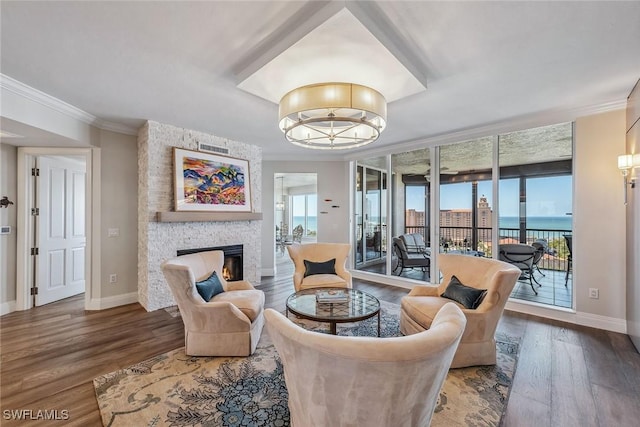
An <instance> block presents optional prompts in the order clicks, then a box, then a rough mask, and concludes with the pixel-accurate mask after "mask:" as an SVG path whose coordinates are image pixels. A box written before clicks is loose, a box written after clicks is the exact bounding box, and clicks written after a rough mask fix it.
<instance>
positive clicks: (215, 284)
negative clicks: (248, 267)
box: [196, 271, 224, 302]
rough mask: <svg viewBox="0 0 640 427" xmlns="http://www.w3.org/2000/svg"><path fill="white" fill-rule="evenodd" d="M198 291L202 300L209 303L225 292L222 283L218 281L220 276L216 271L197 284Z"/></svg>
mask: <svg viewBox="0 0 640 427" xmlns="http://www.w3.org/2000/svg"><path fill="white" fill-rule="evenodd" d="M196 289H197V290H198V293H199V294H200V296H201V297H202V299H203V300H205V301H207V302H209V301H211V298H213V297H214V296H216V295H218V294H220V293H222V292H224V288H223V287H222V283H221V282H220V279H218V275H217V274H216V272H215V271H214V272H213V273H211V276H209V277H208V278H206V279H205V280H202V281H200V282H196Z"/></svg>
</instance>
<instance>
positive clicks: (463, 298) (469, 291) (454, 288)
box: [440, 276, 487, 310]
mask: <svg viewBox="0 0 640 427" xmlns="http://www.w3.org/2000/svg"><path fill="white" fill-rule="evenodd" d="M486 294H487V290H486V289H476V288H472V287H470V286H465V285H463V284H462V282H461V281H460V279H458V278H457V277H456V276H452V277H451V281H449V285H448V286H447V289H445V290H444V292H443V293H442V295H440V296H441V297H443V298H448V299H451V300H454V301H455V302H457V303H460V304H462V305H463V306H464V308H469V309H472V310H474V309H476V308H477V307H478V306H479V305H480V303H481V302H482V300H483V299H484V296H485V295H486Z"/></svg>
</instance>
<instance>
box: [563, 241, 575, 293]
mask: <svg viewBox="0 0 640 427" xmlns="http://www.w3.org/2000/svg"><path fill="white" fill-rule="evenodd" d="M562 237H564V241H565V243H566V244H567V249H568V250H569V255H567V274H566V275H565V276H564V286H565V287H566V286H567V283H568V282H569V272H570V271H571V268H572V265H571V264H572V262H573V254H572V249H571V245H572V240H573V236H572V235H571V234H563V235H562Z"/></svg>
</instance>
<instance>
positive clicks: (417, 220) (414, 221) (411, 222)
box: [405, 209, 426, 227]
mask: <svg viewBox="0 0 640 427" xmlns="http://www.w3.org/2000/svg"><path fill="white" fill-rule="evenodd" d="M425 224H426V221H425V215H424V212H423V211H417V210H415V209H408V210H407V212H406V217H405V225H406V226H407V227H424V226H425Z"/></svg>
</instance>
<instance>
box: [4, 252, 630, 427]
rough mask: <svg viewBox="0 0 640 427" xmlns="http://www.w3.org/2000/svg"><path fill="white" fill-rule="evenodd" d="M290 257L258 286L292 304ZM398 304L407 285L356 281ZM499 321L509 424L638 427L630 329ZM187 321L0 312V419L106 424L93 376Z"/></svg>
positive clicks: (64, 308)
mask: <svg viewBox="0 0 640 427" xmlns="http://www.w3.org/2000/svg"><path fill="white" fill-rule="evenodd" d="M291 273H292V265H291V264H290V263H287V262H279V263H278V274H277V276H276V277H264V278H262V283H261V284H260V286H259V288H260V289H262V290H263V291H264V292H265V296H266V305H267V306H268V307H272V308H275V309H278V310H282V309H283V308H284V304H285V300H286V298H287V297H288V296H289V295H290V294H291V292H292V291H293V289H292V288H293V287H292V284H291ZM354 287H356V288H357V289H361V290H363V291H365V292H369V293H371V294H374V295H376V296H377V297H378V298H379V299H381V300H384V301H388V302H392V303H396V304H399V303H400V300H401V298H402V297H403V296H404V295H406V293H407V292H408V291H407V290H406V289H402V288H397V287H393V286H388V285H380V284H376V283H372V282H367V281H361V280H354ZM499 329H500V330H501V331H502V332H504V333H507V334H509V335H513V336H519V337H521V351H520V357H519V361H518V365H517V369H516V375H515V377H514V381H513V387H512V391H511V397H510V400H509V404H508V406H507V412H506V416H505V419H504V426H507V427H510V426H516V427H518V426H535V427H546V426H550V427H555V426H562V427H567V426H569V427H571V426H576V427H578V426H580V427H581V426H600V427H608V426H616V427H625V426H635V425H637V420H638V419H640V355H639V354H638V352H637V351H636V350H635V348H634V347H633V344H632V343H631V341H630V340H629V338H628V337H627V336H626V335H622V334H616V333H613V332H607V331H602V330H597V329H592V328H586V327H582V326H576V325H571V324H565V323H561V322H556V321H551V320H547V319H542V318H538V317H534V316H529V315H524V314H519V313H514V312H505V314H504V316H503V318H502V320H501V321H500V325H499ZM183 341H184V332H183V326H182V321H181V319H180V318H179V317H178V318H174V317H171V316H170V315H169V314H168V313H167V312H166V311H164V310H157V311H154V312H150V313H148V312H146V311H145V310H144V309H143V308H142V307H141V306H140V305H138V304H130V305H126V306H122V307H117V308H113V309H109V310H102V311H85V310H84V297H83V296H82V295H80V296H76V297H73V298H69V299H66V300H62V301H59V302H56V303H52V304H48V305H46V306H42V307H37V308H34V309H32V310H29V311H22V312H14V313H11V314H8V315H5V316H2V317H0V345H1V349H0V363H1V366H0V382H1V384H0V412H1V414H0V417H2V418H1V419H0V424H1V425H2V426H23V425H28V426H50V425H53V426H56V425H58V426H59V425H65V426H67V425H69V426H100V425H101V420H100V414H99V411H98V406H97V403H96V399H95V395H94V390H93V384H92V380H93V378H95V377H97V376H99V375H102V374H105V373H107V372H111V371H114V370H116V369H119V368H124V367H126V366H129V365H132V364H134V363H137V362H140V361H142V360H145V359H147V358H149V357H151V356H154V355H157V354H160V353H164V352H167V351H170V350H173V349H176V348H178V347H181V346H182V345H183ZM21 409H25V410H32V411H33V413H34V414H35V413H36V411H38V410H49V411H51V410H58V411H61V410H67V411H68V413H69V420H66V421H46V420H38V421H15V420H7V419H5V415H6V413H5V412H4V411H11V410H21Z"/></svg>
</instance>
